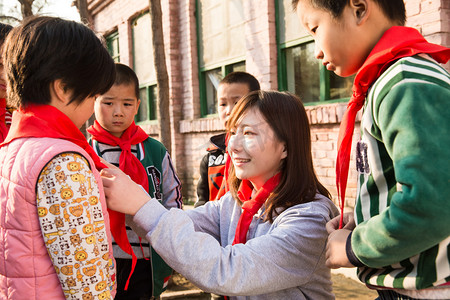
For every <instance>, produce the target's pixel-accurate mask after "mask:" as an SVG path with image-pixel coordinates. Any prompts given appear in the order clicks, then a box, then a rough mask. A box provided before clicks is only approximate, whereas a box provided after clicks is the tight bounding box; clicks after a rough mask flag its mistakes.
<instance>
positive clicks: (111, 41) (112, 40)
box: [106, 32, 120, 62]
mask: <svg viewBox="0 0 450 300" xmlns="http://www.w3.org/2000/svg"><path fill="white" fill-rule="evenodd" d="M106 46H107V48H108V52H109V54H110V55H111V57H112V58H113V59H114V61H115V62H120V53H119V34H118V33H117V32H115V33H113V34H110V35H109V36H107V37H106Z"/></svg>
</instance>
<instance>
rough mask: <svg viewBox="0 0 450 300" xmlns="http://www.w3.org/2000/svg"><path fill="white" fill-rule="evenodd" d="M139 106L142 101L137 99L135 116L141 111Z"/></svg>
mask: <svg viewBox="0 0 450 300" xmlns="http://www.w3.org/2000/svg"><path fill="white" fill-rule="evenodd" d="M139 105H141V99H137V104H136V112H135V113H134V114H135V115H137V113H138V111H139Z"/></svg>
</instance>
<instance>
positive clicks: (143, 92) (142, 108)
mask: <svg viewBox="0 0 450 300" xmlns="http://www.w3.org/2000/svg"><path fill="white" fill-rule="evenodd" d="M139 97H140V98H141V104H140V105H139V110H138V113H137V115H136V119H135V120H136V122H142V121H146V120H148V98H149V97H148V92H147V88H146V87H144V88H141V89H139Z"/></svg>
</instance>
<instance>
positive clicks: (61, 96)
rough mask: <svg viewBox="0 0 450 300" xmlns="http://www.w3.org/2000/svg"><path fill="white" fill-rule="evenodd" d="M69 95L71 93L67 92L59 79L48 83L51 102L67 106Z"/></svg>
mask: <svg viewBox="0 0 450 300" xmlns="http://www.w3.org/2000/svg"><path fill="white" fill-rule="evenodd" d="M71 95H72V93H70V92H69V90H68V89H67V87H66V85H65V84H64V83H63V82H62V80H61V79H56V80H54V81H52V82H51V83H50V97H51V102H60V104H65V105H67V104H68V103H69V102H70V96H71Z"/></svg>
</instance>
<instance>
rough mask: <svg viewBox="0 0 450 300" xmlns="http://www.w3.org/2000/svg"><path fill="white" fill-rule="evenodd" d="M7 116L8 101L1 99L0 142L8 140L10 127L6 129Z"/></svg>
mask: <svg viewBox="0 0 450 300" xmlns="http://www.w3.org/2000/svg"><path fill="white" fill-rule="evenodd" d="M5 114H6V99H5V98H0V142H3V140H4V139H5V138H6V135H7V134H8V127H6V121H5Z"/></svg>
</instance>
